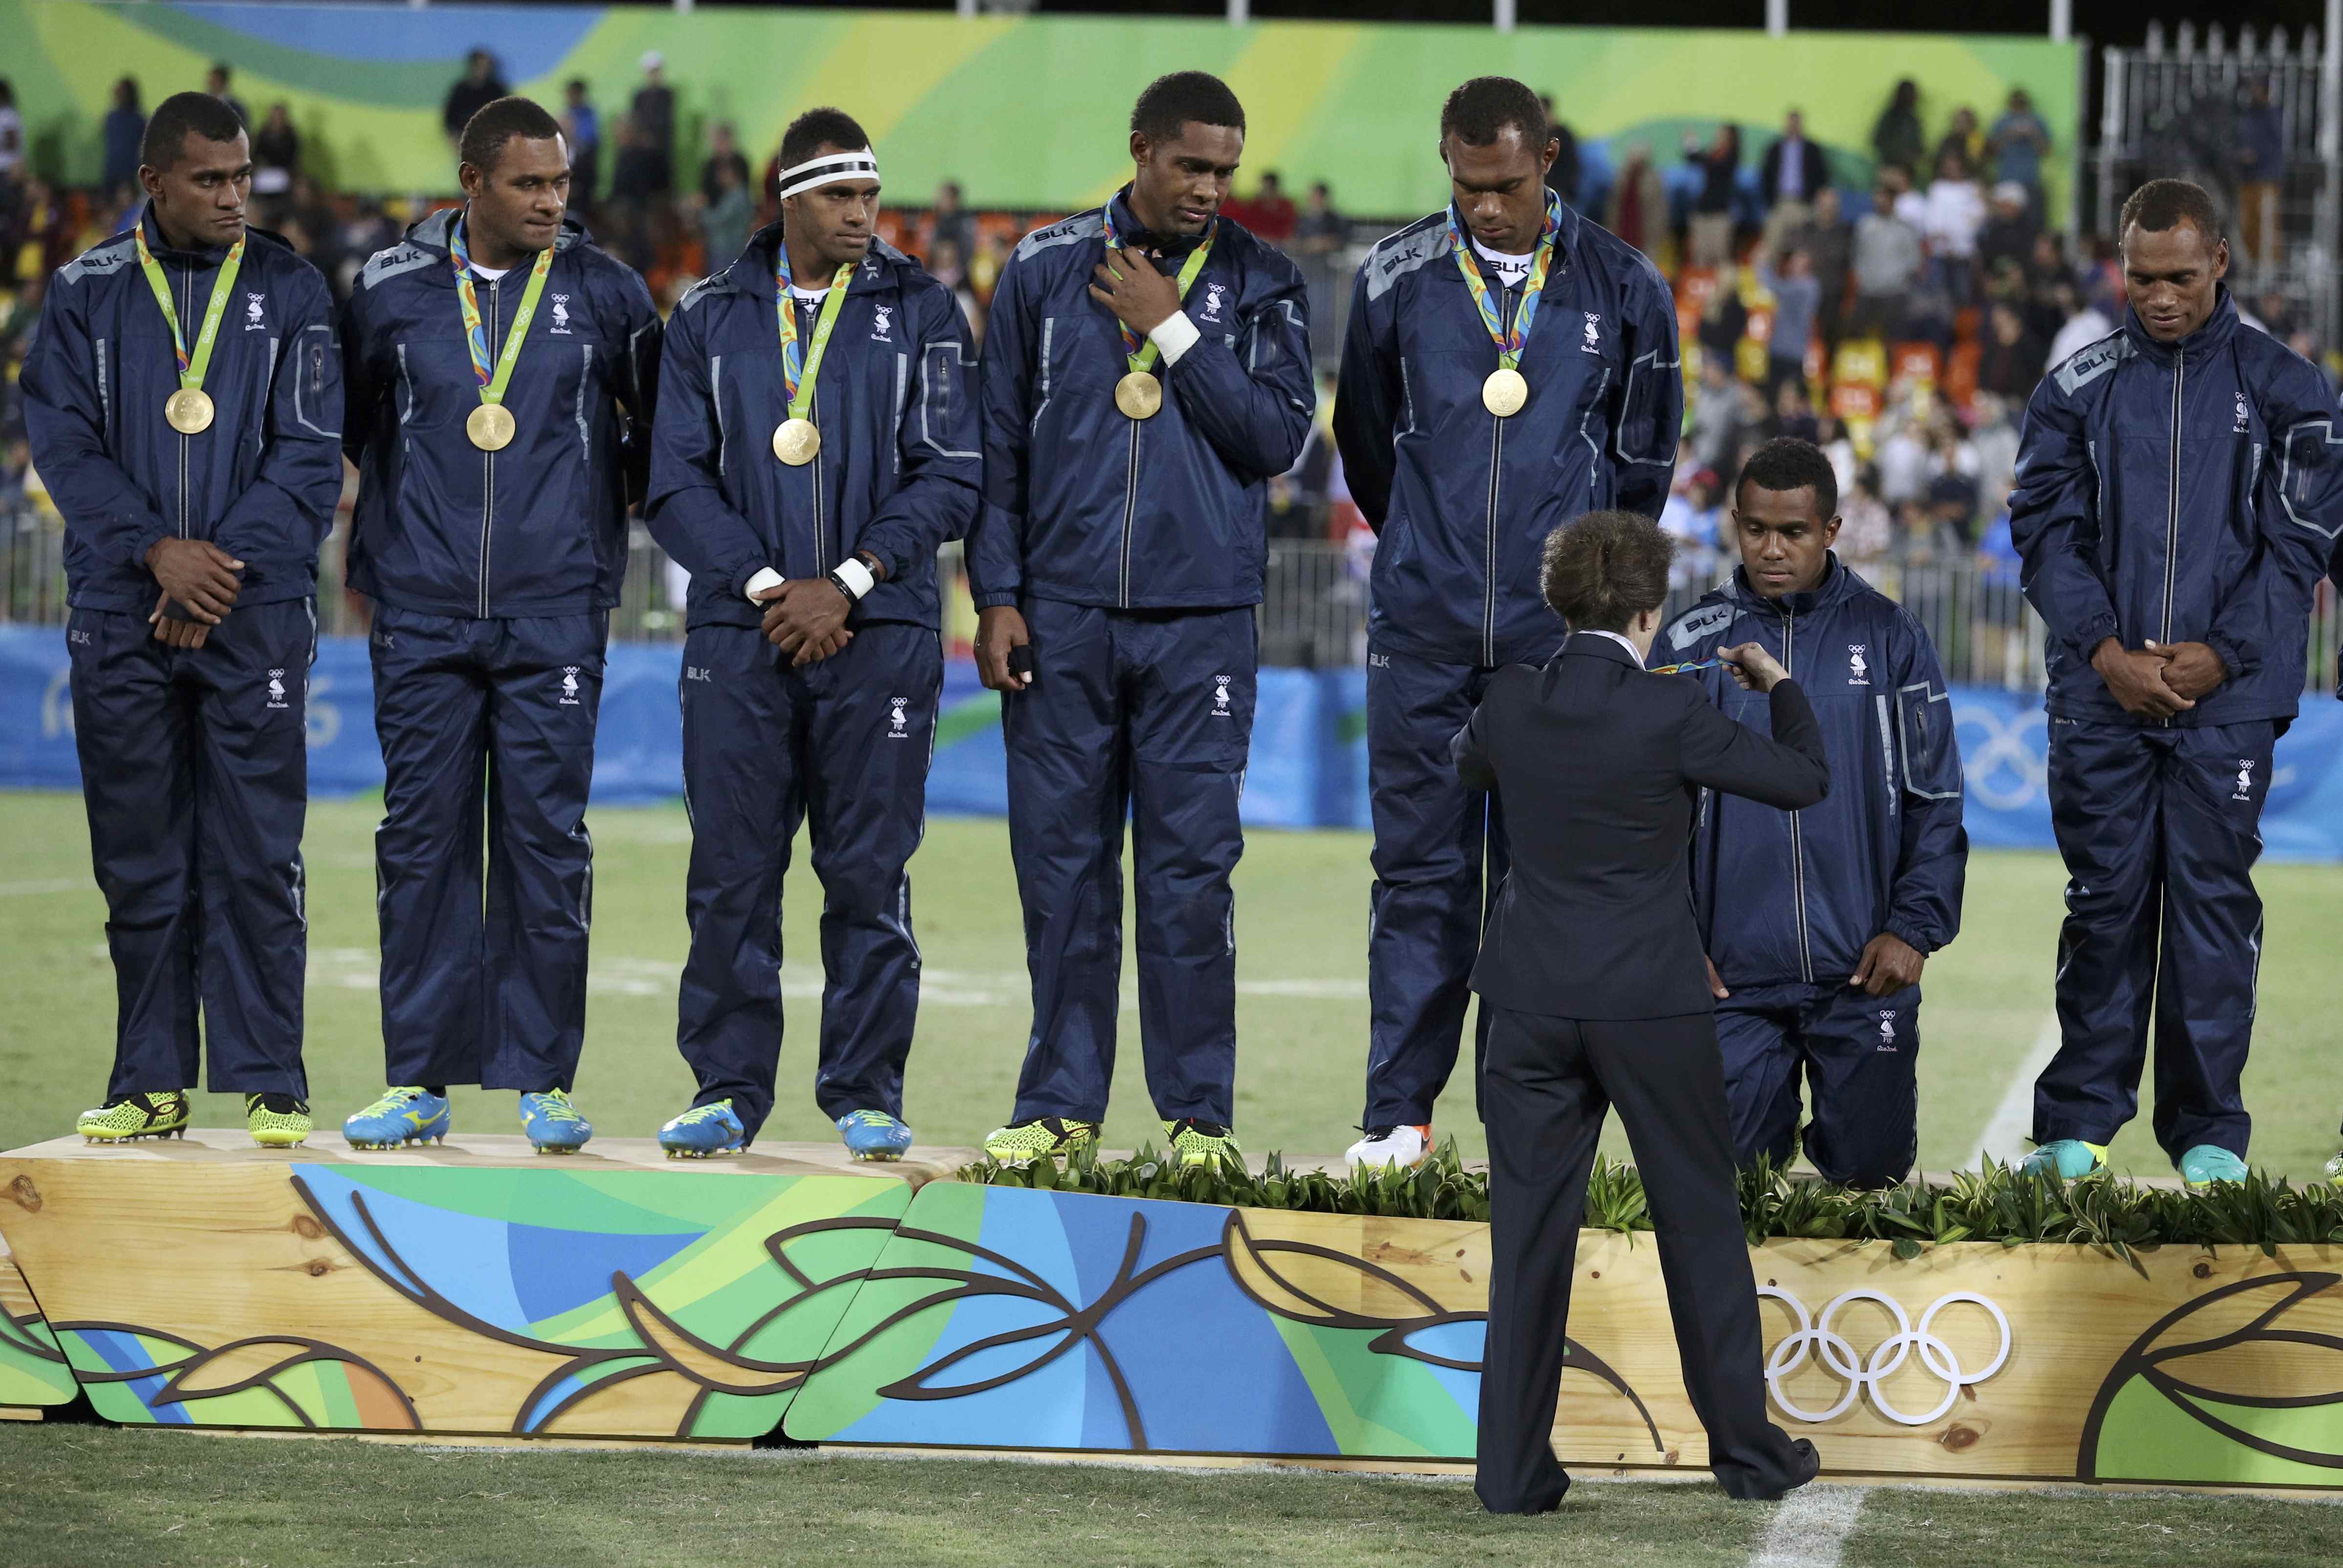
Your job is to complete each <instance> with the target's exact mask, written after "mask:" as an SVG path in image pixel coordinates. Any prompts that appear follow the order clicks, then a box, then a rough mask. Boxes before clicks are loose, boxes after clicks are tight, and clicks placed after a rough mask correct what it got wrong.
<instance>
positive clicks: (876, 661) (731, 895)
mask: <svg viewBox="0 0 2343 1568" xmlns="http://www.w3.org/2000/svg"><path fill="white" fill-rule="evenodd" d="M943 679H944V664H943V650H942V648H941V647H940V644H939V643H938V642H937V640H936V634H935V633H934V632H933V631H932V630H930V629H929V628H926V627H923V626H910V625H905V624H899V623H896V622H890V621H874V622H868V623H866V624H864V625H861V626H859V627H857V628H855V632H854V640H853V641H851V642H850V643H848V644H847V645H846V647H845V648H844V649H843V650H842V651H840V652H839V653H837V654H835V655H833V656H832V657H830V658H826V659H823V660H821V661H820V662H819V663H816V664H809V665H803V666H792V665H791V664H790V663H789V658H788V656H786V655H784V654H782V653H781V652H780V650H779V649H778V648H774V647H773V645H772V644H771V643H769V642H768V641H766V640H765V638H764V634H763V633H761V632H759V630H757V629H756V628H753V627H737V626H703V627H699V628H694V629H693V631H692V632H691V634H690V635H689V637H687V638H685V639H684V644H683V678H682V681H681V689H682V695H683V790H684V803H685V805H686V806H687V807H688V808H689V810H690V812H691V871H690V882H689V890H688V892H687V894H686V912H687V914H688V915H689V920H690V924H691V957H690V959H689V961H687V962H686V963H685V965H684V970H683V987H682V991H681V994H680V998H679V1003H680V1005H679V1011H678V1016H677V1025H676V1037H675V1038H676V1046H677V1049H679V1050H681V1051H682V1052H683V1059H684V1060H686V1061H687V1062H689V1063H690V1064H691V1070H692V1073H693V1075H694V1076H695V1077H697V1078H698V1079H699V1095H698V1096H697V1098H695V1099H694V1101H692V1103H694V1104H695V1105H709V1104H713V1103H714V1102H715V1101H719V1100H729V1101H732V1111H733V1114H735V1115H737V1116H738V1117H739V1119H740V1125H741V1126H742V1127H744V1128H746V1129H747V1130H748V1131H749V1136H750V1137H751V1138H754V1137H755V1136H756V1134H757V1130H758V1128H759V1127H761V1126H763V1125H764V1122H765V1119H766V1118H767V1117H768V1116H769V1115H771V1114H772V1110H773V1092H774V1081H775V1075H776V1073H777V1071H778V1070H779V1063H780V1052H781V975H780V969H781V879H782V877H783V875H784V874H785V873H786V872H787V871H788V870H789V848H790V843H791V841H792V840H793V839H796V838H797V833H798V825H799V823H801V822H807V821H809V820H810V826H811V837H812V839H813V871H814V875H815V876H816V877H818V878H820V880H821V891H822V900H821V967H822V981H823V983H822V992H821V1040H820V1052H819V1059H818V1061H817V1065H816V1067H815V1070H814V1091H813V1097H814V1101H815V1103H816V1104H818V1105H820V1107H821V1111H822V1114H823V1115H825V1116H828V1117H830V1119H831V1120H832V1121H835V1120H837V1119H838V1118H839V1117H841V1116H844V1115H845V1114H846V1113H847V1112H849V1111H885V1112H887V1114H889V1115H890V1116H897V1117H900V1116H901V1115H902V1113H903V1062H904V1060H905V1059H906V1058H908V1057H909V1056H910V1053H911V1031H912V1030H913V1028H914V1027H915V1026H916V1025H917V1023H918V1021H919V1012H920V945H919V943H918V942H917V941H916V940H914V939H913V938H912V935H911V879H910V876H909V874H908V873H906V871H905V870H904V867H905V866H906V865H908V864H909V863H910V859H911V855H912V853H913V852H914V851H915V850H917V849H919V847H920V837H921V835H922V834H923V833H924V832H925V831H926V829H927V798H928V794H927V791H928V762H929V760H930V758H931V757H933V755H934V753H935V744H936V705H937V701H938V699H939V698H940V695H941V694H942V691H943Z"/></svg>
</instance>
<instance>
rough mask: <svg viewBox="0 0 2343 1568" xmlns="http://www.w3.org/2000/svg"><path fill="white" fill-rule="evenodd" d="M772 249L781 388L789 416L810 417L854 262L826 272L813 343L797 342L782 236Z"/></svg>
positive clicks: (795, 307) (795, 314) (795, 306)
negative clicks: (825, 291)
mask: <svg viewBox="0 0 2343 1568" xmlns="http://www.w3.org/2000/svg"><path fill="white" fill-rule="evenodd" d="M773 248H774V257H775V259H774V261H773V307H774V311H775V314H776V315H778V316H779V318H780V324H781V389H782V390H783V391H784V392H785V393H787V394H788V396H789V417H790V418H792V419H810V418H811V417H812V409H813V387H814V378H815V377H818V376H820V374H821V357H822V356H823V355H824V354H826V353H828V352H829V350H830V332H831V330H832V329H833V328H834V327H837V326H838V313H839V312H840V310H841V309H843V308H845V306H846V290H847V287H848V286H849V285H850V284H852V283H853V281H854V264H853V263H852V262H848V263H847V264H846V265H844V266H841V267H840V268H839V269H838V270H837V271H836V272H835V273H833V274H831V275H830V294H829V296H828V297H825V298H824V299H823V300H822V302H821V314H820V316H819V317H816V318H815V320H814V324H813V346H812V347H811V348H810V349H808V348H807V347H804V346H803V345H801V344H799V342H798V302H797V300H796V299H795V298H794V297H791V295H790V294H789V242H788V241H787V240H786V239H785V240H783V241H782V242H781V243H780V244H779V245H778V246H774V247H773Z"/></svg>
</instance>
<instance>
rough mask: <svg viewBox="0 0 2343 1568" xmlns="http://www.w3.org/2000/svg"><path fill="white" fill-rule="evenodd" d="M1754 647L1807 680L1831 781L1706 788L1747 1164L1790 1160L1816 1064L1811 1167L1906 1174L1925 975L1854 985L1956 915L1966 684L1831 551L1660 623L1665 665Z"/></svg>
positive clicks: (1706, 857)
mask: <svg viewBox="0 0 2343 1568" xmlns="http://www.w3.org/2000/svg"><path fill="white" fill-rule="evenodd" d="M1745 642H1755V643H1759V644H1762V645H1763V646H1764V647H1765V649H1766V651H1768V652H1769V653H1771V654H1773V655H1774V657H1775V658H1778V659H1780V660H1782V661H1783V666H1784V668H1786V669H1788V670H1789V671H1790V672H1791V673H1792V674H1793V675H1795V677H1796V678H1797V680H1798V685H1799V688H1800V689H1802V690H1804V691H1805V693H1806V696H1807V698H1808V700H1809V701H1810V702H1811V704H1812V706H1813V708H1814V710H1815V719H1817V720H1818V721H1819V722H1820V724H1821V725H1822V730H1823V745H1824V748H1825V751H1826V752H1827V754H1828V755H1829V758H1830V765H1831V778H1832V779H1833V781H1834V785H1835V787H1834V788H1833V789H1832V790H1831V792H1830V798H1829V799H1826V800H1825V801H1824V802H1823V803H1822V804H1821V805H1818V806H1813V807H1809V808H1807V809H1805V810H1803V811H1778V810H1775V809H1772V808H1771V807H1767V806H1762V805H1759V804H1757V803H1756V802H1755V801H1751V800H1746V799H1741V798H1739V797H1736V796H1729V795H1715V794H1706V795H1704V797H1703V799H1702V801H1701V806H1700V812H1699V815H1698V817H1697V819H1695V821H1694V829H1693V843H1692V878H1693V901H1694V908H1695V910H1697V912H1698V915H1699V918H1700V929H1701V940H1702V943H1703V945H1704V948H1705V950H1706V951H1707V953H1708V957H1709V960H1710V961H1711V962H1712V963H1714V964H1715V966H1716V972H1717V976H1718V978H1719V979H1721V980H1724V982H1725V989H1726V990H1730V991H1731V992H1732V993H1733V994H1732V995H1731V996H1730V997H1729V998H1727V999H1725V1000H1723V1001H1720V1002H1718V1003H1717V1006H1716V1027H1717V1039H1718V1042H1719V1044H1720V1046H1721V1047H1722V1049H1723V1050H1724V1054H1725V1092H1726V1097H1727V1100H1728V1101H1729V1103H1730V1108H1731V1111H1732V1119H1733V1133H1734V1146H1735V1151H1736V1152H1737V1153H1738V1154H1739V1156H1740V1158H1741V1159H1742V1160H1743V1161H1752V1160H1755V1158H1756V1157H1758V1156H1760V1155H1764V1156H1766V1157H1768V1158H1770V1159H1772V1160H1773V1161H1775V1162H1776V1163H1777V1164H1781V1165H1786V1164H1788V1163H1789V1161H1790V1159H1791V1157H1792V1155H1793V1153H1794V1152H1795V1146H1796V1138H1797V1130H1798V1081H1799V1078H1800V1076H1801V1073H1802V1072H1803V1074H1804V1076H1805V1081H1806V1084H1807V1087H1808V1089H1809V1091H1810V1099H1811V1103H1812V1110H1813V1118H1812V1123H1811V1125H1810V1126H1809V1127H1808V1128H1807V1131H1806V1138H1805V1147H1806V1152H1807V1154H1808V1156H1809V1157H1810V1158H1812V1159H1813V1161H1815V1168H1816V1169H1817V1170H1819V1171H1822V1173H1823V1174H1824V1176H1825V1177H1826V1178H1827V1179H1829V1180H1831V1181H1845V1182H1850V1183H1854V1184H1856V1185H1862V1186H1885V1185H1888V1184H1890V1183H1893V1182H1896V1181H1901V1180H1902V1179H1903V1177H1904V1175H1905V1174H1906V1171H1909V1170H1910V1168H1911V1163H1912V1158H1913V1152H1914V1149H1915V1146H1916V1136H1917V1125H1916V1116H1917V1111H1918V1099H1917V1095H1918V1080H1917V1076H1916V1073H1917V1068H1918V1059H1919V1047H1920V1034H1919V1028H1918V1024H1919V1011H1920V988H1919V987H1918V986H1916V985H1915V986H1911V987H1908V988H1906V989H1905V990H1899V991H1896V992H1894V993H1892V994H1890V995H1887V996H1884V997H1875V996H1872V995H1870V994H1868V993H1867V992H1865V991H1863V990H1854V989H1851V988H1849V986H1848V985H1847V980H1848V978H1849V977H1850V976H1852V975H1853V974H1854V973H1855V970H1856V969H1857V968H1858V967H1859V966H1860V964H1861V962H1862V958H1863V950H1864V948H1865V946H1866V945H1867V944H1868V943H1869V942H1870V941H1871V940H1872V939H1873V938H1874V937H1876V936H1880V935H1883V934H1885V935H1891V936H1895V937H1898V938H1901V939H1902V940H1904V941H1906V942H1907V943H1909V944H1910V945H1911V946H1912V947H1914V948H1916V949H1917V950H1919V951H1920V952H1921V953H1923V954H1927V953H1932V952H1935V951H1936V950H1937V949H1939V948H1941V947H1943V946H1944V945H1945V944H1946V943H1947V942H1949V941H1951V940H1953V937H1954V936H1955V934H1956V933H1957V932H1958V931H1959V930H1960V922H1961V888H1962V883H1963V880H1964V879H1965V877H1966V871H1967V867H1968V834H1967V833H1966V831H1965V830H1964V829H1962V827H1961V759H1960V750H1959V748H1958V746H1957V744H1956V741H1955V739H1954V730H1953V711H1952V699H1951V696H1950V694H1949V693H1948V692H1947V690H1946V685H1945V675H1944V670H1943V669H1942V668H1940V667H1939V665H1938V664H1937V661H1936V648H1935V647H1934V646H1933V645H1932V644H1931V643H1930V642H1929V640H1928V634H1927V631H1926V628H1923V627H1922V626H1921V625H1920V623H1919V621H1918V620H1917V619H1916V618H1914V617H1913V615H1912V614H1911V613H1910V612H1909V611H1907V610H1906V609H1905V608H1903V607H1902V606H1900V605H1898V604H1896V602H1895V601H1894V600H1892V599H1890V598H1887V596H1886V595H1885V594H1883V593H1880V592H1879V591H1878V590H1877V589H1875V588H1873V587H1872V586H1871V585H1870V584H1868V583H1866V582H1865V581H1864V580H1863V579H1862V578H1860V577H1858V576H1856V575H1855V573H1854V572H1852V571H1849V570H1848V569H1847V568H1845V566H1844V565H1842V564H1840V562H1839V560H1838V558H1836V557H1835V556H1833V557H1832V558H1830V566H1829V569H1828V571H1827V573H1826V575H1825V577H1824V578H1823V580H1822V582H1821V583H1820V584H1819V585H1818V586H1816V587H1815V588H1813V589H1812V590H1810V591H1808V592H1805V593H1798V594H1789V595H1785V597H1783V598H1779V599H1772V598H1766V597H1765V596H1764V595H1763V594H1760V593H1758V592H1757V591H1756V590H1755V588H1752V587H1751V586H1750V584H1749V581H1748V578H1747V577H1746V575H1745V573H1742V572H1739V571H1736V572H1735V573H1734V577H1733V581H1732V582H1731V583H1730V584H1728V585H1727V586H1725V587H1724V588H1718V589H1717V590H1715V592H1713V593H1711V594H1709V595H1707V596H1706V597H1705V598H1703V599H1702V600H1701V601H1700V602H1699V603H1698V604H1697V605H1695V606H1694V607H1693V608H1692V609H1690V610H1688V611H1687V612H1685V613H1684V615H1683V616H1681V617H1679V618H1677V619H1676V620H1675V621H1674V624H1672V625H1670V626H1669V627H1667V628H1665V629H1664V630H1663V631H1662V632H1661V634H1660V638H1659V640H1658V641H1657V642H1656V643H1655V644H1654V646H1653V649H1652V661H1653V662H1654V664H1674V663H1691V662H1695V661H1698V660H1701V659H1705V658H1714V657H1715V654H1716V652H1717V650H1718V649H1720V648H1730V647H1735V646H1736V645H1738V644H1741V643H1745ZM1684 678H1694V677H1684ZM1697 678H1699V679H1700V680H1701V681H1702V682H1703V683H1704V685H1705V686H1706V687H1707V689H1708V691H1709V693H1710V696H1711V698H1712V699H1713V700H1715V702H1716V704H1717V705H1718V706H1719V707H1720V708H1722V709H1724V710H1725V712H1726V713H1727V714H1728V715H1730V716H1731V717H1732V718H1733V719H1735V720H1737V721H1738V722H1740V723H1743V724H1745V725H1748V726H1749V727H1750V728H1751V729H1755V730H1757V731H1758V732H1759V733H1761V734H1763V733H1766V732H1768V730H1769V729H1770V719H1769V718H1768V709H1767V707H1766V701H1765V698H1764V697H1762V696H1760V695H1758V694H1757V693H1755V692H1746V691H1743V690H1742V689H1740V688H1739V687H1738V686H1737V685H1735V683H1734V682H1733V680H1732V679H1731V678H1730V677H1728V676H1726V675H1725V672H1724V671H1722V670H1707V671H1704V672H1702V673H1701V674H1700V676H1698V677H1697Z"/></svg>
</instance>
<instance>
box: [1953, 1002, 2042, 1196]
mask: <svg viewBox="0 0 2343 1568" xmlns="http://www.w3.org/2000/svg"><path fill="white" fill-rule="evenodd" d="M2057 1054H2058V1010H2057V1009H2056V1008H2055V1007H2054V1008H2052V1009H2051V1010H2050V1012H2049V1015H2048V1016H2047V1017H2046V1018H2044V1019H2043V1020H2042V1027H2041V1028H2040V1029H2038V1030H2035V1032H2034V1043H2033V1045H2032V1046H2031V1047H2029V1048H2028V1049H2027V1050H2026V1060H2023V1061H2021V1062H2019V1063H2018V1064H2017V1067H2016V1070H2015V1071H2013V1072H2012V1073H2011V1074H2010V1078H2009V1087H2008V1088H2006V1089H2005V1090H2003V1091H2002V1093H2001V1103H2000V1104H1999V1105H1996V1106H1995V1107H1994V1110H1993V1115H1992V1117H1991V1118H1990V1119H1988V1120H1987V1121H1986V1124H1985V1136H1984V1137H1983V1138H1982V1139H1981V1140H1979V1141H1978V1144H1977V1151H1976V1155H1975V1156H1973V1157H1972V1158H1971V1159H1970V1161H1969V1163H1970V1164H1971V1165H1973V1166H1976V1168H1978V1169H1980V1170H1982V1169H1983V1168H1984V1165H1985V1161H1986V1160H1988V1159H1993V1160H1998V1161H2001V1162H2002V1163H2003V1164H2005V1165H2012V1164H2015V1163H2016V1162H2017V1161H2020V1160H2022V1159H2024V1158H2025V1157H2026V1138H2027V1136H2028V1135H2029V1134H2030V1133H2032V1131H2034V1081H2035V1080H2036V1079H2037V1078H2039V1077H2041V1076H2042V1070H2043V1069H2044V1068H2046V1067H2048V1066H2049V1065H2050V1059H2051V1058H2052V1057H2054V1056H2056V1055H2057Z"/></svg>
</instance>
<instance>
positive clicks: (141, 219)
mask: <svg viewBox="0 0 2343 1568" xmlns="http://www.w3.org/2000/svg"><path fill="white" fill-rule="evenodd" d="M138 226H139V227H140V228H141V229H143V230H145V231H146V248H147V249H148V250H150V251H152V252H153V253H154V254H155V259H156V260H157V261H175V262H177V263H178V264H179V265H180V266H218V265H219V264H220V263H221V262H223V261H226V259H227V253H228V249H229V247H228V246H224V245H207V246H200V247H198V248H196V249H193V250H190V249H187V248H186V247H184V246H176V245H173V244H172V243H171V242H170V241H169V240H167V239H166V238H164V237H163V225H162V223H161V221H160V220H159V219H157V218H156V216H155V207H154V204H153V203H151V202H149V203H147V204H146V205H145V206H141V207H140V208H139V209H138ZM245 232H246V234H247V235H249V234H253V233H256V232H259V231H256V230H254V229H253V228H251V227H250V226H246V230H245ZM251 249H252V247H251V246H249V245H247V246H245V251H246V254H247V255H248V254H250V252H251Z"/></svg>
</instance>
